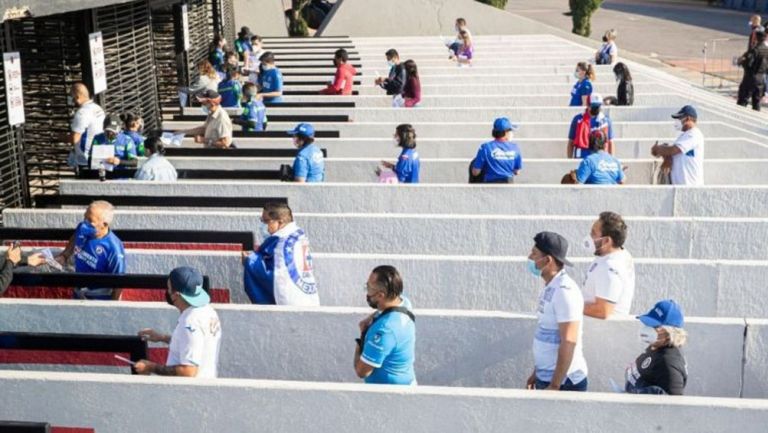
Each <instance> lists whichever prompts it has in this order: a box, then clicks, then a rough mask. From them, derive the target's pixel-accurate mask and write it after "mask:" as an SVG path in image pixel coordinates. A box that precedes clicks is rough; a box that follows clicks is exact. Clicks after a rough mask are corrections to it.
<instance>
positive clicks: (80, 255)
mask: <svg viewBox="0 0 768 433" xmlns="http://www.w3.org/2000/svg"><path fill="white" fill-rule="evenodd" d="M84 224H86V223H85V222H81V223H80V224H79V225H78V226H77V228H76V229H75V235H74V237H75V240H74V245H75V249H74V252H73V254H74V260H75V272H78V273H90V274H115V275H119V274H124V273H125V248H124V247H123V242H122V241H120V239H119V238H118V237H117V236H116V235H115V233H114V232H112V231H110V232H109V233H107V235H106V236H104V237H103V238H101V239H97V238H88V237H87V236H86V235H85V230H84V229H85V227H84ZM84 292H85V293H86V296H88V297H108V296H109V295H111V293H112V289H108V288H94V287H89V288H86V289H84Z"/></svg>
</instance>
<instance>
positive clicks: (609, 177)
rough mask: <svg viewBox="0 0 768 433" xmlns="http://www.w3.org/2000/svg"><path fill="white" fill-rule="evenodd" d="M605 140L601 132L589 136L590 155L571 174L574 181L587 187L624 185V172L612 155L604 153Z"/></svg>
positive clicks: (597, 131)
mask: <svg viewBox="0 0 768 433" xmlns="http://www.w3.org/2000/svg"><path fill="white" fill-rule="evenodd" d="M606 141H607V138H606V136H605V133H604V132H603V131H601V130H599V129H598V130H596V131H594V132H592V134H590V137H589V149H590V151H591V153H590V155H589V156H588V157H586V158H584V159H582V160H581V163H580V164H579V168H578V169H577V170H576V171H575V172H572V176H573V178H574V180H575V181H576V182H578V183H581V184H587V185H616V184H623V183H624V170H623V169H622V167H621V163H620V162H619V160H618V159H616V158H614V157H613V155H611V154H609V153H608V152H606V151H605V143H606Z"/></svg>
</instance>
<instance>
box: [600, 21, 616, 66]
mask: <svg viewBox="0 0 768 433" xmlns="http://www.w3.org/2000/svg"><path fill="white" fill-rule="evenodd" d="M616 35H617V34H616V30H614V29H611V30H608V31H607V32H605V34H604V35H603V45H602V46H601V47H600V49H599V50H597V52H596V53H595V63H597V64H598V65H612V64H614V63H616V61H617V60H618V59H619V49H618V47H616Z"/></svg>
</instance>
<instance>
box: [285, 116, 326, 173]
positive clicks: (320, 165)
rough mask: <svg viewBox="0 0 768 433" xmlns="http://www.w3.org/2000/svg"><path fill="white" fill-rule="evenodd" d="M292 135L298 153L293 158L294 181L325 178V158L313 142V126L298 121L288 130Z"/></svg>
mask: <svg viewBox="0 0 768 433" xmlns="http://www.w3.org/2000/svg"><path fill="white" fill-rule="evenodd" d="M288 135H290V136H292V137H293V145H294V146H296V147H298V148H299V154H298V155H296V159H294V160H293V180H294V182H298V183H304V182H322V181H323V180H325V160H324V158H323V151H322V150H320V148H319V147H317V145H316V144H314V142H315V128H313V127H312V125H310V124H309V123H299V124H298V125H296V127H295V128H293V129H292V130H290V131H288Z"/></svg>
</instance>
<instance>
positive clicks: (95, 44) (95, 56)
mask: <svg viewBox="0 0 768 433" xmlns="http://www.w3.org/2000/svg"><path fill="white" fill-rule="evenodd" d="M88 46H89V47H90V49H91V71H93V94H94V95H96V94H99V93H101V92H103V91H105V90H107V64H106V63H105V62H104V39H103V38H102V36H101V32H96V33H91V34H89V35H88Z"/></svg>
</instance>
